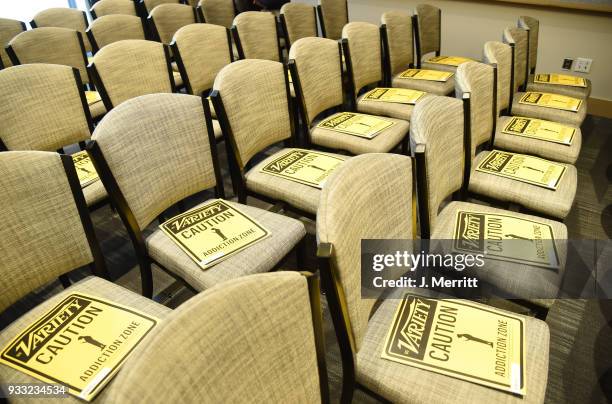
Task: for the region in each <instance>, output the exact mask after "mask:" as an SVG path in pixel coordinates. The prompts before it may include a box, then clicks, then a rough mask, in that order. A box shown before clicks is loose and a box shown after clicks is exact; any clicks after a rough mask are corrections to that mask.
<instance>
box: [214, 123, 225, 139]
mask: <svg viewBox="0 0 612 404" xmlns="http://www.w3.org/2000/svg"><path fill="white" fill-rule="evenodd" d="M212 126H213V133H214V134H215V139H217V140H219V139H221V138H222V137H223V132H222V131H221V125H220V124H219V121H218V120H216V119H213V120H212Z"/></svg>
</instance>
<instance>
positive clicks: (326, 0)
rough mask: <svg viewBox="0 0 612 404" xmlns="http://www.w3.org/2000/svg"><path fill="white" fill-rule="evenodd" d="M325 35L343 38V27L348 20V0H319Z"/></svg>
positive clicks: (330, 37)
mask: <svg viewBox="0 0 612 404" xmlns="http://www.w3.org/2000/svg"><path fill="white" fill-rule="evenodd" d="M319 4H320V5H321V14H322V15H323V25H324V26H325V37H326V38H329V39H334V40H338V39H340V38H342V27H344V26H345V25H346V24H347V23H348V22H349V19H348V5H347V1H346V0H319Z"/></svg>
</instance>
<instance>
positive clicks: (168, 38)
mask: <svg viewBox="0 0 612 404" xmlns="http://www.w3.org/2000/svg"><path fill="white" fill-rule="evenodd" d="M149 21H151V22H152V27H153V29H154V31H155V33H156V35H157V36H158V39H159V40H160V41H161V42H162V43H163V44H166V45H169V44H170V42H172V37H173V36H174V34H175V32H176V31H178V30H179V29H180V28H182V27H184V26H185V25H189V24H195V23H196V22H197V21H196V13H195V8H193V7H191V6H188V5H186V4H160V5H159V6H157V7H155V8H154V9H153V10H152V11H151V13H150V14H149Z"/></svg>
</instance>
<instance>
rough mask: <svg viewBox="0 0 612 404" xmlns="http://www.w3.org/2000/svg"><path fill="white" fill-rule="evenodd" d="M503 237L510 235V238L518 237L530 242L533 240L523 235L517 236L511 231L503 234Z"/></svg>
mask: <svg viewBox="0 0 612 404" xmlns="http://www.w3.org/2000/svg"><path fill="white" fill-rule="evenodd" d="M504 237H510V238H514V239H520V240H526V241H531V242H533V240H532V239H530V238H527V237H523V236H518V235H516V234H512V233H510V234H504Z"/></svg>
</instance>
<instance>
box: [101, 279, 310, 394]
mask: <svg viewBox="0 0 612 404" xmlns="http://www.w3.org/2000/svg"><path fill="white" fill-rule="evenodd" d="M314 338H315V337H314V332H313V326H312V314H311V309H310V300H309V296H308V288H307V286H306V279H305V278H304V277H303V276H302V275H300V274H299V273H296V272H278V273H274V274H262V275H255V276H249V277H245V278H241V279H238V280H235V281H232V282H228V283H226V284H224V285H222V286H220V287H218V288H214V289H212V290H210V291H207V292H204V293H201V294H199V295H197V296H196V297H194V298H192V299H190V300H189V301H188V302H186V303H184V304H182V305H181V306H180V307H179V308H178V309H176V310H175V311H174V312H173V313H171V314H170V316H168V318H167V319H166V320H165V321H164V322H163V323H161V324H160V325H159V326H158V327H157V329H156V330H155V331H154V333H152V335H151V337H150V338H149V340H148V343H147V344H146V345H145V344H142V345H141V346H139V347H138V348H137V349H138V351H137V352H134V355H133V356H132V357H130V359H128V362H127V363H126V364H125V366H124V368H123V369H122V370H121V372H119V374H118V375H117V377H116V378H115V380H114V381H113V384H112V385H111V386H109V387H110V388H112V392H109V395H108V401H109V402H111V403H129V402H142V401H147V402H155V401H160V400H161V401H164V402H192V403H219V402H233V403H240V402H246V401H248V402H258V403H272V402H280V401H282V402H291V403H319V402H320V401H321V393H320V390H319V374H318V370H317V355H316V348H315V339H314ZM169 341H177V342H178V341H180V345H177V344H174V343H169ZM179 346H180V348H178V347H179ZM177 348H178V349H177ZM186 364H189V366H186Z"/></svg>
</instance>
